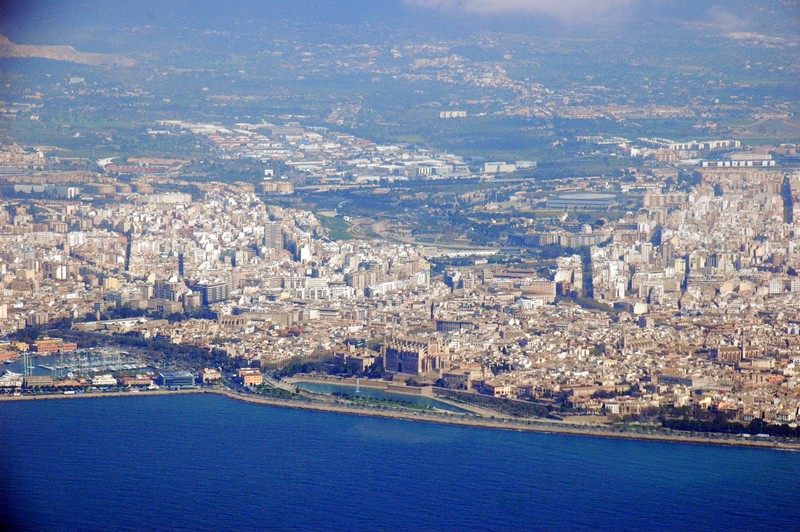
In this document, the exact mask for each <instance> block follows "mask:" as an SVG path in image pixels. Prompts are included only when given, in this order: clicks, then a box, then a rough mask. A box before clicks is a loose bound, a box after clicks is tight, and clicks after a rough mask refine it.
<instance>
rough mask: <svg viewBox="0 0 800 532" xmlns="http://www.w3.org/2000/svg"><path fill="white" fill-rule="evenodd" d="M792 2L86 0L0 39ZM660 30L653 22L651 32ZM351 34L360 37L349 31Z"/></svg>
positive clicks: (556, 18) (544, 27)
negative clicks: (97, 30)
mask: <svg viewBox="0 0 800 532" xmlns="http://www.w3.org/2000/svg"><path fill="white" fill-rule="evenodd" d="M798 21H800V3H798V2H796V1H783V2H766V1H754V0H733V1H730V2H716V1H714V2H689V1H685V0H679V1H671V2H667V1H655V2H643V1H642V0H603V1H592V0H567V1H563V0H392V1H387V2H380V3H375V2H365V1H363V0H344V1H342V2H327V1H320V0H301V1H297V2H284V1H281V0H267V1H263V2H256V1H253V0H248V1H242V2H234V3H232V4H230V3H228V2H221V1H217V0H212V1H209V2H204V3H203V7H202V9H198V8H197V5H196V4H195V3H194V2H189V1H187V0H171V1H159V2H156V1H155V0H143V1H138V2H130V1H128V0H113V1H110V2H104V3H102V4H100V5H96V4H94V3H91V2H78V3H73V2H67V1H64V0H58V1H53V2H46V1H42V0H34V1H32V2H25V1H21V0H11V1H9V2H5V3H4V5H3V6H0V33H3V34H4V35H6V36H7V37H9V38H10V39H11V40H13V41H15V42H18V43H24V44H71V43H65V42H62V41H63V40H64V39H68V38H72V39H91V35H86V34H85V33H84V32H82V31H81V30H82V29H85V28H88V27H92V26H97V25H112V26H119V27H120V28H123V27H136V26H147V25H152V26H170V25H174V26H175V27H176V28H179V27H187V28H196V29H201V28H202V29H219V30H227V31H235V30H236V28H241V27H248V26H252V25H253V24H263V26H264V33H265V35H270V34H271V33H275V32H279V33H280V32H284V31H287V29H290V28H287V27H286V26H287V24H288V25H289V26H292V25H297V24H303V25H305V24H318V23H330V24H344V25H348V26H352V27H354V28H356V29H359V30H363V31H370V30H372V29H375V28H381V27H393V28H404V29H416V30H419V31H422V32H432V33H434V34H435V33H441V34H442V35H447V36H452V35H454V34H459V33H464V32H466V33H470V32H474V31H479V30H490V31H511V32H519V33H541V34H542V35H567V36H580V35H581V34H583V33H585V32H608V31H611V32H612V33H619V34H620V35H622V34H623V32H622V30H623V29H624V28H634V27H636V26H637V25H642V24H651V23H654V22H658V23H661V24H662V25H663V24H674V23H678V24H693V25H696V26H698V27H699V28H701V29H703V30H706V31H720V30H722V31H767V30H769V31H774V32H779V33H780V32H783V33H787V32H788V33H795V34H796V32H797V27H798ZM649 30H650V31H655V32H658V31H659V25H656V26H650V28H649ZM356 35H358V34H356Z"/></svg>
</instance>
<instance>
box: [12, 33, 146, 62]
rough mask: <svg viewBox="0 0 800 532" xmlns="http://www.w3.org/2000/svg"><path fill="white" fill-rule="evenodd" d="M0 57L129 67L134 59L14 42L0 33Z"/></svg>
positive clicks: (69, 47) (70, 47)
mask: <svg viewBox="0 0 800 532" xmlns="http://www.w3.org/2000/svg"><path fill="white" fill-rule="evenodd" d="M0 57H19V58H27V57H31V58H41V59H52V60H54V61H67V62H70V63H80V64H83V65H91V66H103V67H122V68H131V67H134V66H136V60H135V59H131V58H130V57H125V56H122V55H117V54H100V53H94V52H79V51H77V50H76V49H75V48H73V47H72V46H63V45H61V46H41V45H35V44H16V43H13V42H11V41H10V40H9V39H8V38H7V37H5V36H4V35H0Z"/></svg>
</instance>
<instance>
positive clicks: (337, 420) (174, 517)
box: [0, 394, 800, 530]
mask: <svg viewBox="0 0 800 532" xmlns="http://www.w3.org/2000/svg"><path fill="white" fill-rule="evenodd" d="M0 427H1V428H2V430H0V446H1V447H2V448H1V449H0V499H2V500H0V516H2V519H3V522H4V523H5V524H6V525H7V526H6V529H9V527H10V528H11V529H16V530H20V529H22V530H24V529H32V530H107V529H111V530H133V529H136V530H141V529H157V530H169V529H172V530H264V529H267V530H411V529H414V530H586V529H607V530H608V529H613V530H634V529H637V530H665V529H672V530H698V529H699V530H756V529H757V530H792V529H797V527H798V526H800V504H798V499H797V489H798V487H799V486H800V480H798V479H800V453H793V452H779V451H772V450H762V449H749V448H732V447H716V446H710V445H689V444H680V443H664V442H644V441H634V440H614V439H603V438H592V437H577V436H566V435H556V434H533V433H523V432H514V431H501V430H489V429H480V428H468V427H457V426H447V425H436V424H428V423H418V422H410V421H402V420H389V419H380V418H370V417H363V416H349V415H344V414H334V413H322V412H312V411H304V410H294V409H283V408H278V407H271V406H263V405H255V404H248V403H242V402H237V401H235V400H231V399H228V398H226V397H222V396H216V395H202V394H197V395H175V396H152V397H145V396H142V397H121V398H98V399H64V400H44V401H25V402H22V401H20V402H6V403H0Z"/></svg>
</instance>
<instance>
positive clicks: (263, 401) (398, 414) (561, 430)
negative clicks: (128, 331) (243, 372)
mask: <svg viewBox="0 0 800 532" xmlns="http://www.w3.org/2000/svg"><path fill="white" fill-rule="evenodd" d="M202 393H210V394H216V395H223V396H225V397H228V398H230V399H234V400H237V401H243V402H247V403H252V404H258V405H265V406H273V407H280V408H294V409H304V410H312V411H317V412H327V413H334V414H346V415H356V416H371V417H380V418H388V419H395V420H405V421H418V422H425V423H443V424H448V425H458V426H464V427H472V428H483V429H500V430H513V431H521V432H538V433H552V434H565V435H573V436H588V437H601V438H615V439H636V440H645V441H663V442H677V443H689V444H706V445H725V446H745V447H758V448H764V449H778V450H790V451H800V442H795V441H792V442H788V441H777V440H775V439H756V438H745V437H741V436H733V435H724V434H715V435H705V434H695V435H691V434H681V433H678V432H675V431H671V432H669V433H664V432H652V433H647V432H641V431H636V430H635V429H634V428H633V427H623V426H619V425H605V426H603V425H598V424H596V423H592V424H581V423H576V422H574V421H571V422H569V423H565V422H556V421H549V420H546V421H545V420H541V421H540V420H517V419H510V418H503V417H499V416H497V415H494V416H493V417H488V418H487V417H481V416H477V415H464V414H455V413H448V412H443V411H438V412H418V411H410V410H393V409H389V408H388V407H386V408H380V407H374V406H355V405H346V404H342V403H323V402H312V401H310V400H307V399H306V400H303V399H281V398H275V397H269V396H263V395H256V394H250V393H242V392H236V391H233V390H229V389H226V388H205V389H201V388H193V389H185V390H150V391H143V392H124V391H119V392H95V393H83V394H74V395H64V394H63V393H60V394H40V395H19V396H14V395H3V396H0V403H2V402H7V401H42V400H58V399H100V398H113V397H151V396H164V395H179V394H202ZM459 406H461V405H459Z"/></svg>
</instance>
